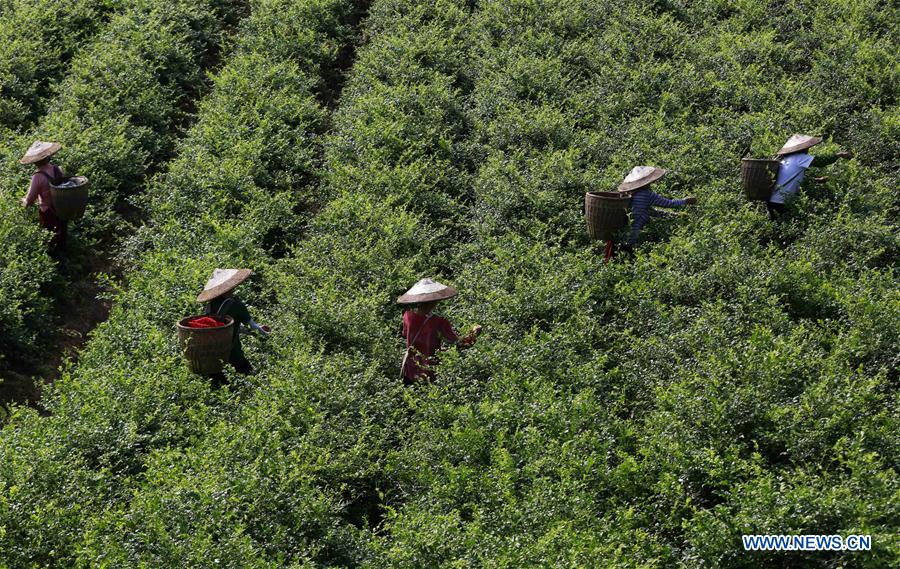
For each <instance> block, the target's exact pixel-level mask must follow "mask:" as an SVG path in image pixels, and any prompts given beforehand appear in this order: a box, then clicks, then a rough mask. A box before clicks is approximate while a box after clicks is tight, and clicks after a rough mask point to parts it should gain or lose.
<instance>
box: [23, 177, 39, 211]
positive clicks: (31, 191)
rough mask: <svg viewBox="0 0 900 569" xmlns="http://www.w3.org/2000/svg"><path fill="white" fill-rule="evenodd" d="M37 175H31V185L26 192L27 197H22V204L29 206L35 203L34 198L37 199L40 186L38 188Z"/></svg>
mask: <svg viewBox="0 0 900 569" xmlns="http://www.w3.org/2000/svg"><path fill="white" fill-rule="evenodd" d="M35 178H36V176H32V177H31V185H30V186H28V192H27V193H26V194H25V197H24V198H22V206H23V207H28V206H30V205H31V204H33V203H34V200H36V199H37V197H38V193H39V191H40V188H38V184H37V180H36V179H35Z"/></svg>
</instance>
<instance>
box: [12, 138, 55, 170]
mask: <svg viewBox="0 0 900 569" xmlns="http://www.w3.org/2000/svg"><path fill="white" fill-rule="evenodd" d="M60 148H62V145H61V144H60V143H58V142H43V141H41V140H36V141H35V142H34V144H32V145H31V147H30V148H29V149H28V151H27V152H26V153H25V156H22V158H21V159H20V160H19V164H34V163H35V162H40V161H41V160H43V159H44V158H49V157H51V156H53V155H54V154H56V153H57V152H59V149H60Z"/></svg>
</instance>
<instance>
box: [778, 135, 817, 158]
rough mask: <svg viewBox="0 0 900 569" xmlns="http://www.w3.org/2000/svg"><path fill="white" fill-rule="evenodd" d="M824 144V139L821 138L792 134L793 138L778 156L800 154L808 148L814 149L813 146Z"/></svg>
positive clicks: (786, 143) (785, 144)
mask: <svg viewBox="0 0 900 569" xmlns="http://www.w3.org/2000/svg"><path fill="white" fill-rule="evenodd" d="M820 142H822V137H820V136H809V135H806V134H792V135H791V137H790V138H789V139H788V140H787V142H785V143H784V146H782V147H781V150H779V151H778V154H779V155H781V154H792V153H794V152H800V151H801V150H806V149H807V148H812V147H813V146H815V145H817V144H819V143H820Z"/></svg>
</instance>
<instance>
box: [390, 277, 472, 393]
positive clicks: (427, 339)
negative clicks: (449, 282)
mask: <svg viewBox="0 0 900 569" xmlns="http://www.w3.org/2000/svg"><path fill="white" fill-rule="evenodd" d="M456 294H457V291H456V289H455V288H453V287H449V286H446V285H444V284H441V283H439V282H437V281H434V280H432V279H422V280H420V281H419V282H417V283H416V284H415V285H413V287H412V288H411V289H409V290H408V291H406V293H405V294H403V295H402V296H400V297H399V298H398V299H397V303H398V304H405V305H411V308H410V309H409V310H406V311H405V312H404V313H403V332H402V333H403V337H404V338H405V339H406V352H405V354H404V356H403V363H402V364H401V366H400V376H401V378H402V379H403V385H407V386H409V385H413V384H414V383H416V382H418V381H423V380H433V379H434V371H433V370H432V369H431V368H432V367H433V366H434V365H435V364H436V363H437V361H436V359H435V355H436V354H437V352H438V350H439V349H440V348H441V344H442V342H447V343H448V344H457V345H459V346H460V347H469V346H471V345H473V344H474V343H475V339H476V338H477V337H478V335H479V334H480V333H481V326H478V325H477V324H476V325H475V326H473V327H472V329H471V330H470V331H469V333H468V334H466V335H465V336H463V337H460V336H459V335H458V334H457V333H456V331H455V330H454V329H453V326H452V325H451V324H450V321H449V320H447V319H446V318H444V317H443V316H438V315H437V314H434V313H433V311H434V308H435V307H436V306H437V303H438V302H440V301H441V300H447V299H449V298H453V297H454V296H456Z"/></svg>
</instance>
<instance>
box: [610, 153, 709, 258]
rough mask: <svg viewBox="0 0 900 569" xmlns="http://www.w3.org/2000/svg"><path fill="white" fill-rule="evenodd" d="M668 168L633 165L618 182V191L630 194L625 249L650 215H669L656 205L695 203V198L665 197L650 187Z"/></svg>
mask: <svg viewBox="0 0 900 569" xmlns="http://www.w3.org/2000/svg"><path fill="white" fill-rule="evenodd" d="M667 172H668V170H665V169H663V168H656V167H654V166H635V167H634V168H632V169H631V172H629V173H628V175H627V176H625V179H624V180H622V183H621V184H619V191H620V192H623V193H628V194H631V233H630V234H629V236H628V241H627V244H626V246H625V249H626V250H628V249H632V248H634V245H635V244H636V243H637V241H638V237H639V236H640V233H641V229H643V227H644V226H645V225H647V222H648V221H650V218H651V217H664V216H666V215H670V214H668V213H666V212H662V211H659V210H658V209H656V207H667V208H675V207H684V206H686V205H693V204H696V203H697V198H695V197H694V196H688V197H686V198H683V199H679V200H671V199H669V198H665V197H663V196H661V195H659V194H657V193H656V192H654V191H652V190H651V189H650V184H652V183H653V182H655V181H657V180H659V179H660V178H662V177H663V176H665V175H666V173H667Z"/></svg>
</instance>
